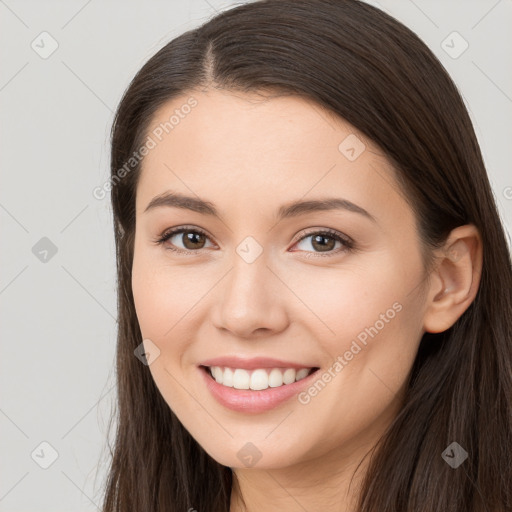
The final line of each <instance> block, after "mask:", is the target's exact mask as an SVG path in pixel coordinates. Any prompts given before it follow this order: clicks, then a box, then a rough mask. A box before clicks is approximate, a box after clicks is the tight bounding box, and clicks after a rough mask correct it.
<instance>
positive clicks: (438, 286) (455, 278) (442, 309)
mask: <svg viewBox="0 0 512 512" xmlns="http://www.w3.org/2000/svg"><path fill="white" fill-rule="evenodd" d="M482 253H483V251H482V239H481V236H480V233H479V232H478V229H477V228H476V227H475V226H474V225H472V224H467V225H465V226H459V227H457V228H455V229H454V230H452V232H451V233H450V235H449V236H448V238H447V240H446V243H445V244H444V246H443V247H442V248H441V249H439V250H438V251H436V257H437V260H438V261H437V264H436V266H435V268H434V270H433V271H432V274H431V280H430V288H429V291H428V296H427V303H426V305H425V314H424V318H423V322H424V323H423V328H424V330H425V331H426V332H431V333H437V332H443V331H446V329H449V328H450V327H451V326H452V325H453V324H454V323H455V322H456V321H457V320H458V319H459V317H460V316H462V314H463V313H464V311H466V309H467V308H468V307H469V306H470V304H471V303H472V302H473V300H474V298H475V296H476V294H477V291H478V287H479V285H480V276H481V274H482Z"/></svg>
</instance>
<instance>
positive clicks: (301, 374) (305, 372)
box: [295, 368, 309, 380]
mask: <svg viewBox="0 0 512 512" xmlns="http://www.w3.org/2000/svg"><path fill="white" fill-rule="evenodd" d="M308 374H309V369H308V368H301V369H300V370H299V371H298V372H297V374H296V375H295V380H301V379H303V378H304V377H307V376H308Z"/></svg>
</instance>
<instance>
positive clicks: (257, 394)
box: [199, 366, 318, 413]
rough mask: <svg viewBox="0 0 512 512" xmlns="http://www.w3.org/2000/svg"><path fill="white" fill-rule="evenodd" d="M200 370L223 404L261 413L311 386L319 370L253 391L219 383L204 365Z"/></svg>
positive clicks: (247, 411)
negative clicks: (274, 386)
mask: <svg viewBox="0 0 512 512" xmlns="http://www.w3.org/2000/svg"><path fill="white" fill-rule="evenodd" d="M199 371H200V372H201V374H202V375H203V379H204V381H205V383H206V387H207V388H208V389H209V390H210V392H211V394H212V395H213V396H214V398H216V399H217V401H218V402H219V403H220V404H221V405H223V406H224V407H227V408H228V409H232V410H233V411H238V412H245V413H260V412H264V411H268V410H270V409H273V408H274V407H277V406H278V405H279V404H282V403H283V402H285V401H286V400H289V399H290V398H292V397H293V396H294V395H296V394H298V393H299V392H300V391H301V390H302V389H303V388H305V387H307V386H309V385H310V383H311V381H312V380H313V379H314V378H315V376H316V374H317V373H318V370H316V371H314V372H313V373H311V374H310V375H308V376H307V377H304V378H303V379H301V380H298V381H295V382H294V383H293V384H285V385H283V386H279V387H277V388H267V389H263V390H260V391H252V390H249V389H235V388H228V387H227V386H223V385H222V384H219V383H218V382H217V381H216V380H215V379H213V378H212V377H211V375H210V372H209V370H208V369H207V368H205V367H204V366H200V367H199Z"/></svg>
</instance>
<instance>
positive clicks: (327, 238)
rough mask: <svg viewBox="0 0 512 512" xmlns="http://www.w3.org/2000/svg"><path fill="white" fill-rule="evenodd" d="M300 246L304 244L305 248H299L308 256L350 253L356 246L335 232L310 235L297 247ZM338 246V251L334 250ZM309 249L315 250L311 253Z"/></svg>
mask: <svg viewBox="0 0 512 512" xmlns="http://www.w3.org/2000/svg"><path fill="white" fill-rule="evenodd" d="M300 244H303V246H302V247H299V249H301V250H303V251H305V252H306V253H307V254H308V256H309V255H312V256H314V255H317V256H323V255H325V256H330V255H334V254H338V253H340V252H344V251H349V250H351V249H352V248H353V246H354V244H353V242H352V240H351V239H349V238H348V237H345V236H344V235H342V234H341V233H339V232H337V231H334V230H327V231H317V232H313V233H309V234H307V235H306V236H303V237H302V238H301V239H300V240H299V241H298V242H297V244H296V245H297V246H299V245H300ZM336 244H339V245H338V249H337V250H334V249H336ZM309 249H313V251H310V250H309ZM320 253H325V254H320Z"/></svg>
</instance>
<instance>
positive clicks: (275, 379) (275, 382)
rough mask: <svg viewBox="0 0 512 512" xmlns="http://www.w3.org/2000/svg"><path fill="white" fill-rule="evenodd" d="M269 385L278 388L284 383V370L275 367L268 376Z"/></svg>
mask: <svg viewBox="0 0 512 512" xmlns="http://www.w3.org/2000/svg"><path fill="white" fill-rule="evenodd" d="M268 385H269V386H270V387H271V388H278V387H279V386H282V385H283V372H282V371H281V370H278V369H277V368H273V369H272V370H271V371H270V374H269V376H268Z"/></svg>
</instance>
